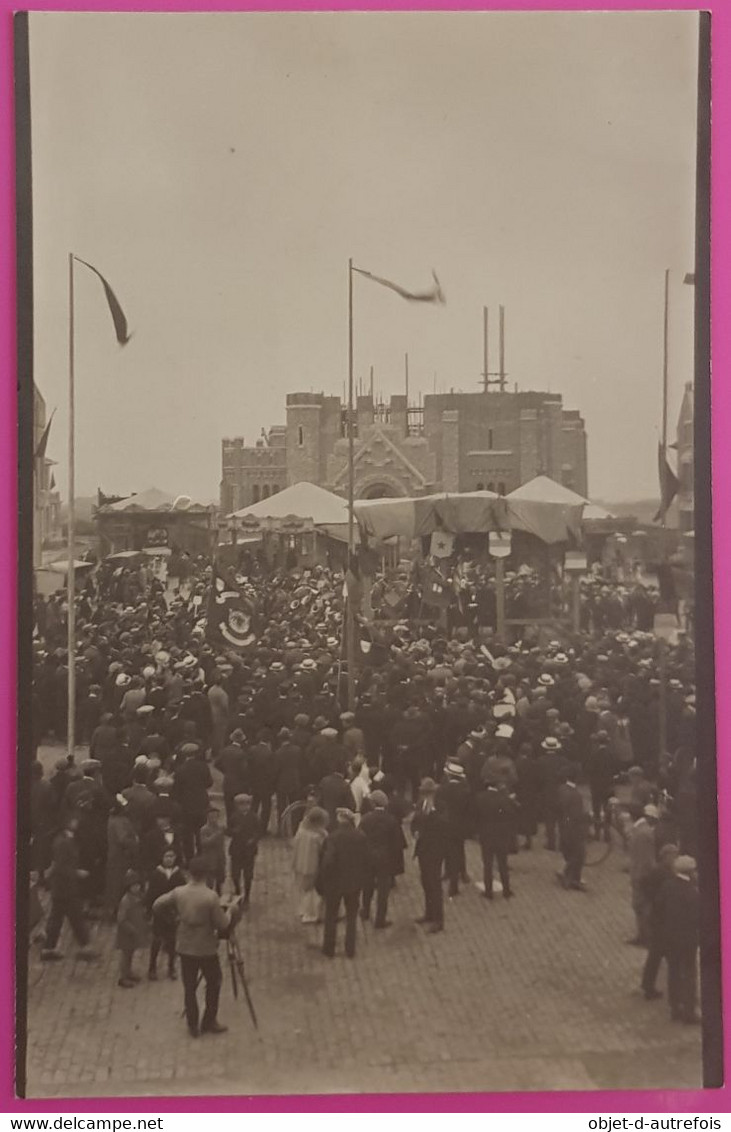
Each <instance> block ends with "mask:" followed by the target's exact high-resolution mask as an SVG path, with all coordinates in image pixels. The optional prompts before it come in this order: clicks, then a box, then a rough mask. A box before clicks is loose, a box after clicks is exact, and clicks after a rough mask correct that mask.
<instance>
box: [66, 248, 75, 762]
mask: <svg viewBox="0 0 731 1132" xmlns="http://www.w3.org/2000/svg"><path fill="white" fill-rule="evenodd" d="M74 414H75V406H74V256H73V252H69V470H68V475H69V502H68V570H67V574H66V580H67V586H68V589H67V599H66V600H67V605H68V613H67V617H66V621H67V626H68V644H67V651H68V712H67V715H68V722H67V728H66V731H67V750H66V754H67V758H68V761H69V762H70V763H71V762H73V760H74V753H75V750H76V566H75V562H76V548H75V543H74V536H75V526H76V499H75V491H76V485H75V482H74V464H75V436H74Z"/></svg>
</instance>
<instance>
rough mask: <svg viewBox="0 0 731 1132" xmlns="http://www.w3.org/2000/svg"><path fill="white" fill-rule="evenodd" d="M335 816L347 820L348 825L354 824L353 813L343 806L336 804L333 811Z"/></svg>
mask: <svg viewBox="0 0 731 1132" xmlns="http://www.w3.org/2000/svg"><path fill="white" fill-rule="evenodd" d="M335 817H336V818H337V819H338V821H342V822H348V824H349V825H355V814H354V813H353V811H352V810H349V809H347V808H346V807H345V806H338V808H337V810H336V811H335Z"/></svg>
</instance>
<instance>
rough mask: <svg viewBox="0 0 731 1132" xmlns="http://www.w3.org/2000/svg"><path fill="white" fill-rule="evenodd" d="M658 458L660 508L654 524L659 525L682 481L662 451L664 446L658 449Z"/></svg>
mask: <svg viewBox="0 0 731 1132" xmlns="http://www.w3.org/2000/svg"><path fill="white" fill-rule="evenodd" d="M657 458H658V463H659V471H660V507H659V508H658V511H657V513H656V514H655V516H654V518H653V520H652V521H653V523H657V522H658V521H659V520H660V519H662V517H663V516H664V515H665V513H666V511H667V510H668V507H669V506H670V504H671V503H672V501H673V500H674V499H675V496H676V495H677V494H678V488H679V487H680V480H679V479H678V477H677V476H676V475H675V472H674V471H673V470H672V468H671V467H670V465H669V464H668V462H667V458H666V456H665V453H664V452H663V450H662V445H660V446H659V447H658V453H657Z"/></svg>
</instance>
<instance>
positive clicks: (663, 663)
mask: <svg viewBox="0 0 731 1132" xmlns="http://www.w3.org/2000/svg"><path fill="white" fill-rule="evenodd" d="M669 296H670V269H669V268H666V269H665V301H664V304H663V323H662V441H661V451H662V459H661V463H660V468H661V471H662V476H663V477H664V476H665V466H666V462H667V450H668V307H669ZM660 493H661V495H662V494H663V483H662V482H661V483H660ZM660 507H661V531H662V533H661V535H660V537H661V539H662V561H663V565H665V564H666V563H667V560H668V540H667V507H666V506H665V500H664V499H662V498H661V500H660ZM658 650H659V653H658V673H657V674H658V678H659V680H660V687H659V692H658V717H659V718H658V723H659V729H658V742H659V747H660V751H659V754H660V758H661V759H662V758H664V756H665V748H666V746H667V731H668V721H667V651H666V647H665V641H664V639H663V638H662V637H660V639H659V641H658Z"/></svg>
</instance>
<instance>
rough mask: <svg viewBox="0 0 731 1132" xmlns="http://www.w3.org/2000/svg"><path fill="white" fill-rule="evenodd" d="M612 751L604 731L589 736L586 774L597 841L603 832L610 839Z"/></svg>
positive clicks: (612, 787) (613, 767)
mask: <svg viewBox="0 0 731 1132" xmlns="http://www.w3.org/2000/svg"><path fill="white" fill-rule="evenodd" d="M614 774H615V763H614V753H613V751H612V747H611V744H610V741H609V735H608V734H607V732H606V731H596V732H594V734H593V735H591V736H590V737H589V751H588V755H587V759H586V776H587V779H588V781H589V789H590V790H591V809H592V816H593V820H594V837H595V839H596V840H597V841H598V840H599V838H600V837H601V836H602V833H603V834H604V839H605V841H609V840H610V836H611V834H610V816H609V799H610V798H611V796H612V792H613V790H614Z"/></svg>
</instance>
